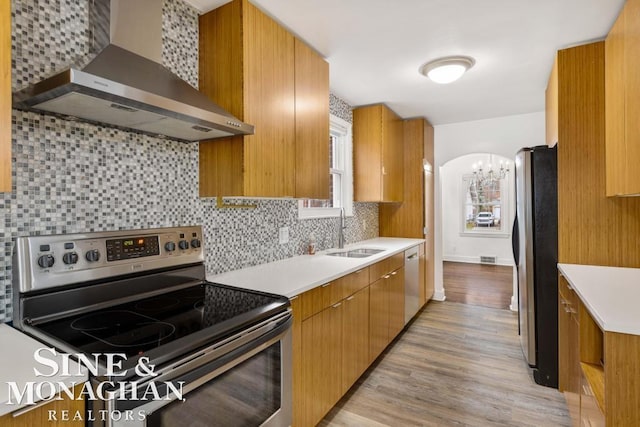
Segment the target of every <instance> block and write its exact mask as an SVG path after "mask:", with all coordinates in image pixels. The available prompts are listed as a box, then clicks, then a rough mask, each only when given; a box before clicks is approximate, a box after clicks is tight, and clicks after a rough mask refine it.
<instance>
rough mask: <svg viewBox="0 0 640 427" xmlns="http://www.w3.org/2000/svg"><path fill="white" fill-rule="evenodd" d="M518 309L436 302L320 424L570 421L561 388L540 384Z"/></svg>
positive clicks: (393, 426) (377, 425)
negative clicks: (525, 351)
mask: <svg viewBox="0 0 640 427" xmlns="http://www.w3.org/2000/svg"><path fill="white" fill-rule="evenodd" d="M516 316H517V314H516V313H513V312H510V311H508V310H499V309H493V308H486V307H479V306H473V305H466V304H460V303H453V302H450V301H445V302H436V301H432V302H430V303H429V304H428V305H427V306H426V308H425V309H424V310H423V311H422V312H421V313H420V314H419V315H418V317H417V318H415V319H414V321H413V323H411V324H410V325H408V327H407V328H406V329H405V331H404V332H403V333H401V334H400V336H399V337H398V338H397V339H396V341H395V342H394V343H392V344H391V345H390V346H389V347H388V348H387V350H386V351H385V352H384V353H383V354H382V355H381V356H380V358H379V359H378V361H377V362H376V363H374V364H373V365H372V366H371V368H369V370H368V371H367V372H366V373H365V374H364V375H363V376H362V377H361V378H360V379H359V380H358V382H357V383H356V384H355V385H354V386H353V387H352V388H351V390H350V391H349V392H348V393H347V394H346V395H345V396H344V397H343V398H342V400H341V401H340V402H339V403H338V404H337V405H336V407H334V408H333V409H332V410H331V412H329V414H327V416H326V417H325V419H324V420H323V421H322V422H321V424H320V425H321V426H350V427H351V426H358V427H361V426H362V427H364V426H373V427H381V426H390V427H398V426H483V427H485V426H570V425H571V422H570V418H569V414H568V412H567V408H566V405H565V401H564V398H563V396H562V394H560V393H559V392H558V390H555V389H551V388H547V387H542V386H539V385H537V384H535V383H534V381H533V378H532V377H531V374H530V370H529V368H528V366H527V364H526V363H525V361H524V358H523V356H522V351H521V349H520V343H519V340H518V330H517V328H518V325H517V317H516Z"/></svg>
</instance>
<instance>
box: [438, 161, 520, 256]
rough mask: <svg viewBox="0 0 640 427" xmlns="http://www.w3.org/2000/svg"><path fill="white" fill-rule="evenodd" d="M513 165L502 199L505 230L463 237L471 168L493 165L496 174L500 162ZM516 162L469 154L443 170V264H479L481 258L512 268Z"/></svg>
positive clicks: (485, 231)
mask: <svg viewBox="0 0 640 427" xmlns="http://www.w3.org/2000/svg"><path fill="white" fill-rule="evenodd" d="M500 160H502V161H503V162H504V163H505V164H506V162H509V163H510V166H509V174H508V177H507V179H506V180H505V181H504V187H503V191H502V199H503V203H504V205H505V206H504V212H501V221H502V229H501V230H500V232H496V231H497V230H484V229H483V233H482V234H475V233H474V234H472V233H463V232H462V231H463V227H464V218H465V212H464V201H463V193H464V191H465V188H464V184H463V181H462V177H463V176H464V175H469V174H470V173H471V172H472V169H471V165H473V164H474V163H478V162H479V161H482V163H483V164H484V165H485V170H487V169H486V168H487V165H489V164H493V170H494V171H498V170H499V168H500V165H499V161H500ZM513 167H514V166H513V159H512V158H507V157H503V156H498V155H490V154H467V155H464V156H461V157H457V158H455V159H453V160H450V161H448V162H447V163H446V164H444V165H443V166H442V167H441V168H440V183H441V185H442V205H441V206H442V212H444V213H445V214H444V215H443V216H442V258H443V260H444V261H458V262H472V263H479V262H480V255H488V256H497V257H498V264H500V265H509V266H511V265H513V256H512V253H511V239H510V237H511V224H512V223H513V216H514V212H515V203H514V202H515V201H514V197H513V196H512V194H513V192H514V189H513V179H514V169H513Z"/></svg>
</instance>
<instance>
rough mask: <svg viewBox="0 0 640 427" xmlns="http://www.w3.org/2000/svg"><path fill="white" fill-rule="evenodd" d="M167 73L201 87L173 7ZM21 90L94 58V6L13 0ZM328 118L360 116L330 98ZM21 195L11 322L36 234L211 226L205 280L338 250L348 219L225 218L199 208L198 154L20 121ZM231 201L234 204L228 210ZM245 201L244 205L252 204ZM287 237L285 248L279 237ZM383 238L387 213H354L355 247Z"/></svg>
mask: <svg viewBox="0 0 640 427" xmlns="http://www.w3.org/2000/svg"><path fill="white" fill-rule="evenodd" d="M163 15H164V22H163V44H164V48H163V62H164V65H165V66H166V67H168V68H169V69H171V70H172V71H173V72H175V73H176V74H178V75H179V76H180V77H181V78H183V79H185V80H186V81H187V82H189V83H190V84H192V85H193V86H196V87H197V84H198V52H197V49H198V29H197V23H198V14H197V11H196V10H195V9H193V8H191V7H190V6H189V5H187V4H186V3H184V2H182V1H181V0H164V6H163ZM12 18H13V28H12V31H13V37H14V40H13V43H14V45H13V58H12V66H13V73H12V82H13V88H14V89H18V88H22V87H23V86H26V85H27V84H29V83H32V82H34V81H37V80H39V79H41V78H43V77H46V76H48V75H50V74H52V73H54V72H56V71H59V70H61V69H63V68H64V67H65V66H67V65H68V64H69V63H72V62H73V61H74V60H76V59H77V58H79V57H82V56H84V55H85V54H86V52H87V49H88V43H87V34H88V31H87V22H88V20H87V2H77V1H75V0H61V1H59V2H52V3H49V2H43V1H39V0H13V1H12ZM330 104H331V110H332V112H333V113H334V114H336V115H338V116H339V117H341V118H343V119H345V120H348V121H350V122H351V121H352V120H351V108H350V107H349V106H348V105H347V104H346V103H345V102H344V101H342V100H341V99H340V98H338V97H335V96H333V95H332V96H331V100H330ZM12 132H13V160H14V162H13V191H12V192H11V193H9V194H0V320H1V321H8V320H10V319H11V255H12V254H11V253H12V246H13V239H15V237H17V236H25V235H34V234H58V233H75V232H84V231H107V230H118V229H134V228H150V227H165V226H178V225H188V224H202V225H203V227H204V234H205V242H204V243H205V248H206V264H207V270H208V271H210V272H214V273H222V272H225V271H229V270H235V269H238V268H242V267H248V266H251V265H256V264H261V263H265V262H270V261H276V260H279V259H283V258H287V257H291V256H295V255H299V254H301V253H303V252H304V250H305V248H306V247H307V242H308V238H309V235H310V234H311V233H312V232H313V233H314V234H315V235H316V236H317V237H318V250H322V249H327V248H329V247H332V246H334V245H335V243H336V239H337V230H338V226H339V220H338V219H337V218H331V219H312V220H303V221H299V220H298V207H297V201H296V200H288V199H277V200H264V199H260V200H255V201H252V203H255V204H257V205H258V207H257V209H255V210H233V209H229V210H226V209H223V210H219V209H217V208H216V207H215V201H214V200H211V199H200V198H199V197H198V173H197V170H198V144H184V143H181V142H176V141H171V140H163V139H158V138H154V137H150V136H146V135H139V134H135V133H129V132H125V131H121V130H118V129H113V128H108V127H102V126H96V125H92V124H87V123H79V122H72V121H67V120H63V119H60V118H56V117H53V116H48V115H41V114H35V113H26V112H22V111H16V110H14V111H13V123H12ZM231 201H233V200H231ZM243 202H246V201H245V200H243ZM284 226H287V227H289V230H290V231H289V233H290V241H289V243H288V244H284V245H280V244H279V243H278V229H279V228H280V227H284ZM376 236H378V207H377V204H372V203H356V204H355V206H354V216H353V217H352V218H347V231H346V240H347V242H348V243H350V242H356V241H360V240H364V239H369V238H373V237H376Z"/></svg>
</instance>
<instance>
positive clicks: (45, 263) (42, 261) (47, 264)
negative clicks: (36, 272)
mask: <svg viewBox="0 0 640 427" xmlns="http://www.w3.org/2000/svg"><path fill="white" fill-rule="evenodd" d="M55 262H56V259H55V258H54V257H53V255H42V256H41V257H40V258H38V265H39V266H40V267H42V268H51V267H53V264H55Z"/></svg>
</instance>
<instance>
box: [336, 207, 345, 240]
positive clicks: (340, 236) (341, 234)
mask: <svg viewBox="0 0 640 427" xmlns="http://www.w3.org/2000/svg"><path fill="white" fill-rule="evenodd" d="M345 228H347V224H346V221H345V217H344V208H340V227H338V249H343V248H344V229H345Z"/></svg>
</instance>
